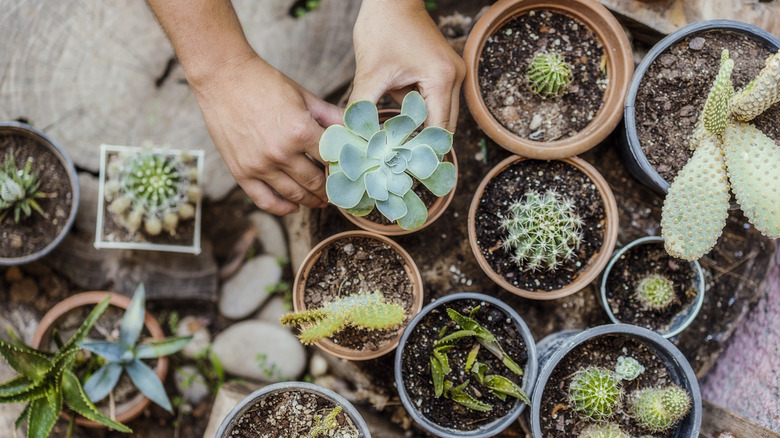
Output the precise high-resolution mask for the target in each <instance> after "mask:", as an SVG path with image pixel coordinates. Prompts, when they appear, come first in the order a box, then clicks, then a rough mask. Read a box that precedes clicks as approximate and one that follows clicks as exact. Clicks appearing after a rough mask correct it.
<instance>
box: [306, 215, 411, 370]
mask: <svg viewBox="0 0 780 438" xmlns="http://www.w3.org/2000/svg"><path fill="white" fill-rule="evenodd" d="M355 237H365V238H368V239H374V240H378V241H379V242H382V243H385V244H387V245H389V246H390V247H391V248H393V250H395V251H396V252H397V253H398V254H399V255H400V256H401V258H402V259H403V260H404V271H405V272H406V275H407V276H408V277H409V279H410V280H411V282H412V295H413V298H412V309H411V311H410V312H409V315H407V319H409V320H411V318H413V317H414V315H416V314H418V313H419V312H420V310H421V309H422V305H423V281H422V275H421V274H420V270H419V269H418V268H417V264H415V263H414V260H412V256H411V255H409V253H408V252H406V250H404V249H403V248H402V247H401V246H400V245H398V244H397V243H395V242H394V241H392V240H390V238H388V237H385V236H383V235H381V234H377V233H372V232H370V231H360V230H356V231H345V232H343V233H338V234H335V235H333V236H330V237H328V238H327V239H325V240H323V241H322V242H320V243H319V244H318V245H317V246H315V247H314V248H312V250H311V251H309V254H307V255H306V258H304V259H303V262H302V263H301V267H300V268H298V272H297V274H296V275H295V282H294V283H293V310H294V311H296V312H300V311H302V310H306V304H305V302H304V296H305V294H306V280H307V279H308V277H309V273H310V272H311V270H312V268H313V267H314V264H315V263H316V262H317V261H318V260H319V258H320V256H321V255H322V251H323V250H324V249H325V248H327V247H328V246H330V245H331V244H333V243H334V242H336V241H338V240H342V239H350V238H355ZM405 328H406V325H404V326H402V327H400V328H399V329H398V332H397V333H396V335H395V337H394V338H393V339H392V340H390V341H388V342H386V343H384V344H383V345H382V346H381V347H379V348H378V349H376V350H363V351H361V350H353V349H351V348H346V347H344V346H342V345H339V344H336V343H334V342H333V341H332V340H330V339H323V340H321V341H319V342H317V343H316V344H314V345H316V346H317V347H319V348H320V349H322V350H323V351H325V352H326V353H329V354H332V355H333V356H336V357H340V358H342V359H348V360H369V359H375V358H377V357H380V356H383V355H385V354H387V353H389V352H391V351H393V350H394V349H395V347H397V346H398V342H399V341H400V340H401V335H402V334H403V332H404V329H405Z"/></svg>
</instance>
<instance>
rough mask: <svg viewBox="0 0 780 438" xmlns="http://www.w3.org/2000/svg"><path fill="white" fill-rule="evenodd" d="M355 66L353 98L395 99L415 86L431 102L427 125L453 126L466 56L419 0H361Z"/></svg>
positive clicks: (355, 40)
mask: <svg viewBox="0 0 780 438" xmlns="http://www.w3.org/2000/svg"><path fill="white" fill-rule="evenodd" d="M353 41H354V46H355V59H356V61H357V68H356V71H355V82H354V87H353V89H352V94H351V95H350V98H349V101H350V103H351V102H354V101H356V100H363V99H366V100H370V101H372V102H374V103H376V102H377V101H378V100H379V98H380V97H382V95H383V94H386V93H388V94H390V95H391V96H392V97H393V99H395V100H396V101H397V102H401V101H402V100H403V97H404V95H406V93H408V92H409V91H412V90H413V89H417V90H418V91H419V92H420V94H421V95H422V97H423V98H424V99H425V103H426V104H427V106H428V120H426V125H433V126H439V127H442V128H444V129H447V130H449V131H451V132H454V131H455V126H456V124H457V122H458V104H459V100H460V86H461V83H462V82H463V77H464V76H465V74H466V67H465V65H464V63H463V60H462V59H461V58H460V57H459V56H458V54H457V53H455V51H454V50H453V49H452V47H450V45H449V44H448V43H447V40H446V39H445V38H444V36H443V35H442V34H441V32H439V29H438V28H437V27H436V24H435V23H434V22H433V20H432V19H431V17H430V16H429V15H428V13H427V12H426V11H425V6H424V2H422V1H420V0H393V1H385V0H363V3H362V5H361V7H360V12H359V13H358V17H357V21H356V23H355V28H354V32H353Z"/></svg>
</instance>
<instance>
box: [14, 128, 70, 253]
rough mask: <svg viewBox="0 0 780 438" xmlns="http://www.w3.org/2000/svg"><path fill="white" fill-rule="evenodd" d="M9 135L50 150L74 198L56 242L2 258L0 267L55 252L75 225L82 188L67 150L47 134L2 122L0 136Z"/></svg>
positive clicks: (63, 182) (64, 182) (55, 239)
mask: <svg viewBox="0 0 780 438" xmlns="http://www.w3.org/2000/svg"><path fill="white" fill-rule="evenodd" d="M7 134H16V135H20V136H24V137H27V138H29V139H31V140H32V141H34V142H36V143H38V144H40V145H41V146H43V147H45V148H46V149H48V151H49V153H51V154H52V155H54V156H55V157H57V160H59V162H60V164H61V165H62V167H64V168H65V171H66V172H67V173H68V181H67V182H66V181H62V182H61V183H62V184H66V183H69V184H70V189H71V193H72V198H71V207H70V211H69V212H68V218H67V219H66V221H65V226H64V227H62V230H61V231H60V234H59V235H57V236H56V237H55V238H54V240H52V241H51V242H49V244H48V245H46V246H45V247H43V248H42V249H41V250H39V251H37V252H34V253H32V254H26V255H22V256H19V257H0V266H9V265H21V264H24V263H29V262H32V261H34V260H37V259H39V258H41V257H43V256H45V255H46V254H48V253H49V252H51V250H53V249H54V248H55V247H56V246H57V245H59V244H60V242H62V239H64V238H65V235H67V234H68V230H70V227H71V225H73V221H74V220H76V211H77V210H78V208H79V188H80V186H79V180H78V175H77V174H76V168H75V167H74V166H73V161H71V159H70V157H69V156H68V154H67V153H66V152H65V149H63V148H62V146H60V145H59V144H58V143H57V142H55V141H54V140H53V139H52V138H51V137H49V136H48V135H46V134H45V133H43V132H41V131H39V130H37V129H35V128H33V127H32V126H29V125H26V124H24V123H19V122H0V136H3V135H7ZM16 164H17V165H23V164H24V163H16ZM35 214H38V213H35Z"/></svg>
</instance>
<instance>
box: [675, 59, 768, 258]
mask: <svg viewBox="0 0 780 438" xmlns="http://www.w3.org/2000/svg"><path fill="white" fill-rule="evenodd" d="M778 57H779V55H778V54H775V55H773V56H772V57H770V58H769V60H768V61H767V63H766V67H765V68H764V69H763V70H762V71H761V72H760V73H759V75H758V77H757V78H756V79H755V80H753V81H752V82H751V83H750V84H749V85H748V86H747V87H746V88H745V89H744V90H742V91H740V92H738V93H737V94H736V95H734V96H733V97H731V99H730V101H729V108H730V110H729V111H727V112H726V113H725V115H724V105H723V100H724V99H725V98H726V97H725V96H728V95H730V94H731V90H732V85H731V77H730V74H731V70H732V68H733V61H731V60H730V59H728V51H727V50H724V51H723V54H722V57H721V67H720V71H719V73H718V76H717V78H716V80H715V83H714V84H713V87H712V90H711V92H710V94H709V96H708V98H707V102H706V103H705V104H704V111H703V113H702V115H701V117H700V121H699V124H698V126H697V127H696V129H695V130H694V134H693V135H692V136H691V140H690V142H691V148H692V149H695V151H694V153H693V156H692V157H691V159H690V160H689V161H688V163H687V164H686V165H685V167H683V168H682V170H681V171H680V172H679V173H678V175H677V177H676V178H675V179H674V181H672V184H671V187H670V188H669V192H668V194H667V195H666V198H665V199H664V206H663V212H662V216H661V232H662V236H663V238H664V246H665V248H666V251H667V252H668V253H669V254H671V255H672V256H674V257H679V258H683V259H686V260H695V259H698V258H700V257H701V256H703V255H704V254H706V253H707V252H708V251H709V250H710V249H712V247H713V246H714V245H715V243H716V242H717V240H718V237H720V234H721V232H722V230H723V227H724V226H725V224H726V217H727V216H728V207H729V189H731V190H733V192H734V194H735V195H736V198H737V201H739V203H740V205H741V207H742V210H743V212H745V215H746V216H747V218H748V220H749V221H750V222H751V223H752V224H753V225H754V226H755V227H756V229H758V230H759V231H760V232H761V233H763V234H764V235H766V236H768V237H770V238H778V237H780V214H778V213H780V211H778V206H780V178H777V170H778V168H780V147H779V146H778V145H777V144H776V143H775V142H774V141H772V140H771V139H770V138H768V137H767V136H766V135H764V134H763V133H761V132H760V131H759V130H758V129H756V128H755V127H754V126H752V125H749V124H744V123H739V122H737V121H735V120H734V119H735V118H736V119H739V120H749V119H751V118H753V117H755V116H757V115H758V114H760V113H761V112H762V111H764V110H765V109H767V108H768V107H769V106H770V105H772V104H773V103H776V102H777V101H778V96H780V80H778V78H780V60H779V59H778ZM724 120H725V122H724ZM729 181H730V182H731V185H729Z"/></svg>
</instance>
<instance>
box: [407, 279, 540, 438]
mask: <svg viewBox="0 0 780 438" xmlns="http://www.w3.org/2000/svg"><path fill="white" fill-rule="evenodd" d="M469 299H471V300H477V301H482V302H486V303H490V304H492V305H494V306H496V307H497V308H499V309H501V310H503V311H504V313H506V314H507V315H508V316H509V317H510V318H511V319H512V322H513V323H514V324H515V327H516V328H517V331H518V332H519V333H520V335H521V336H522V337H523V342H524V343H525V345H526V348H527V349H528V351H527V352H528V361H527V362H526V364H525V367H523V390H524V391H525V392H526V394H528V397H531V390H532V389H533V385H534V382H536V373H537V369H538V365H537V357H536V344H535V342H534V338H533V335H532V334H531V330H529V329H528V326H527V325H526V324H525V322H524V321H523V319H522V318H520V315H518V314H517V312H515V311H514V309H512V308H511V307H509V305H508V304H506V303H504V302H503V301H501V300H499V299H498V298H495V297H492V296H489V295H484V294H479V293H470V292H460V293H456V294H452V295H448V296H446V297H444V298H440V299H437V300H436V301H434V302H432V303H430V304H428V305H427V306H425V307H423V309H422V310H421V311H420V313H418V314H417V315H416V316H415V317H414V318H413V319H412V321H411V322H410V323H409V325H408V326H407V327H406V330H404V334H403V336H402V337H401V342H400V343H399V344H398V348H397V349H396V351H395V367H394V369H395V386H396V388H397V389H398V395H399V396H400V397H401V402H402V403H403V405H404V408H406V411H407V412H408V413H409V415H410V416H411V417H412V419H414V421H415V422H416V423H417V424H419V425H420V427H422V428H423V429H425V430H426V431H427V432H428V433H431V434H433V435H435V436H439V437H469V438H487V437H492V436H495V435H497V434H499V433H500V432H501V431H503V430H504V429H506V428H507V427H509V426H510V425H511V424H512V423H514V422H515V420H517V417H519V416H520V414H521V413H522V412H523V410H524V409H525V406H526V405H525V403H523V402H522V401H520V400H518V401H517V402H516V403H515V406H514V407H513V408H512V410H511V411H510V412H509V413H508V414H507V415H505V416H504V417H501V418H499V419H496V420H495V421H493V422H492V423H490V424H485V425H484V426H483V427H481V428H479V429H475V430H470V431H460V430H455V429H450V428H445V427H442V426H439V425H438V424H436V423H434V422H432V421H430V420H429V419H428V418H426V417H425V416H423V415H422V414H421V413H420V411H419V410H417V408H416V407H415V405H414V404H413V403H412V401H411V400H410V399H409V395H408V393H407V392H406V386H405V385H404V382H403V377H402V375H401V374H402V373H401V370H402V366H401V361H402V358H403V352H404V348H405V347H406V341H407V340H408V339H409V336H410V335H411V333H412V332H413V331H414V328H415V327H416V326H417V324H418V323H419V322H420V320H421V319H422V318H424V317H425V315H427V314H428V313H429V312H430V311H431V310H433V309H434V308H436V307H439V306H442V305H445V304H446V303H449V302H451V301H455V300H469Z"/></svg>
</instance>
